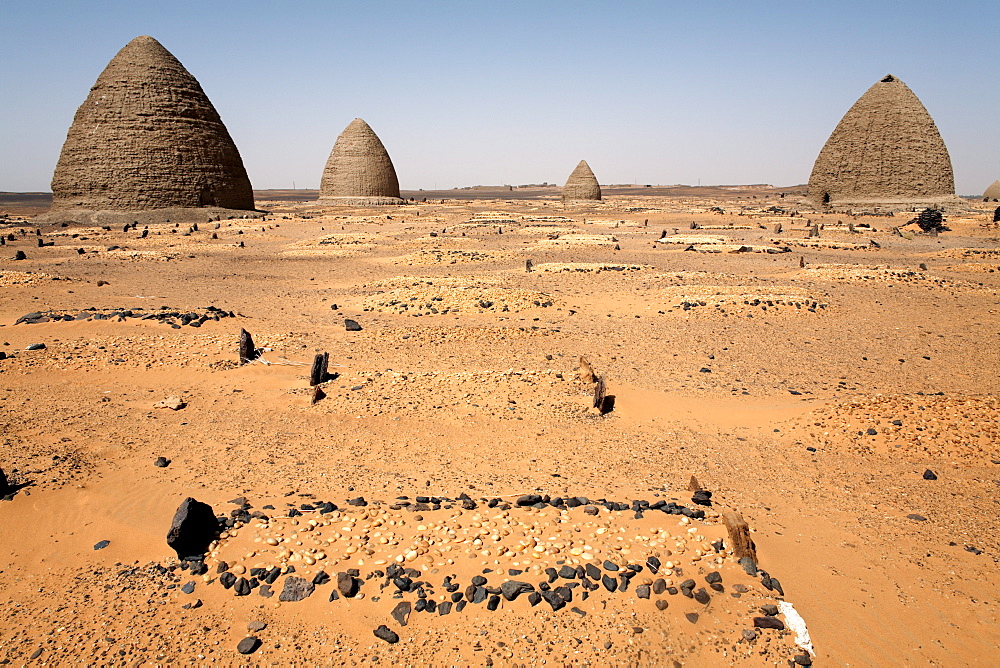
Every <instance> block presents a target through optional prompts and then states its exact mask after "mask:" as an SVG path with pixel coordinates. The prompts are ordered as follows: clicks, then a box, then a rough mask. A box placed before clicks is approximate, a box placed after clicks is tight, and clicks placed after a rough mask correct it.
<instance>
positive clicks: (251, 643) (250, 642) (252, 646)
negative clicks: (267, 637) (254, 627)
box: [236, 636, 261, 654]
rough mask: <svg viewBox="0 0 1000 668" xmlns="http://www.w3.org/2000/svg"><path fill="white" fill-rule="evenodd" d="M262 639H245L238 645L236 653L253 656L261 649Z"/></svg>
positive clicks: (251, 637)
mask: <svg viewBox="0 0 1000 668" xmlns="http://www.w3.org/2000/svg"><path fill="white" fill-rule="evenodd" d="M260 644H261V643H260V639H259V638H254V637H253V636H250V637H247V638H244V639H243V640H241V641H240V642H239V644H238V645H236V651H237V652H239V653H240V654H253V653H254V652H256V651H257V650H258V649H259V648H260Z"/></svg>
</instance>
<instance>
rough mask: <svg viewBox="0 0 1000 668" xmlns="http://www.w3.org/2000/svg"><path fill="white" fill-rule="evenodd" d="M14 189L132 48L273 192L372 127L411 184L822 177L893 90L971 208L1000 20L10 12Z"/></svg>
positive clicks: (30, 176)
mask: <svg viewBox="0 0 1000 668" xmlns="http://www.w3.org/2000/svg"><path fill="white" fill-rule="evenodd" d="M0 17H2V18H0V21H2V23H3V34H4V40H3V43H2V44H0V91H2V93H3V95H2V98H0V190H7V191H24V190H48V188H49V181H50V180H51V177H52V170H53V168H54V166H55V163H56V160H57V159H58V157H59V150H60V148H61V146H62V142H63V140H64V139H65V137H66V130H67V129H68V128H69V125H70V122H71V121H72V118H73V114H74V113H75V111H76V108H77V107H78V106H79V105H80V104H81V103H82V102H83V100H84V99H85V97H86V95H87V92H88V90H89V88H90V86H91V85H93V83H94V81H95V80H96V79H97V75H98V74H100V72H101V70H102V69H103V68H104V66H105V65H106V64H107V62H108V61H109V60H110V59H111V58H112V57H113V56H114V55H115V53H117V51H118V50H119V49H120V48H121V47H122V46H124V45H125V44H126V43H127V42H128V41H129V40H131V39H132V38H133V37H135V36H136V35H142V34H148V35H152V36H154V37H155V38H157V39H158V40H159V41H160V42H161V43H162V44H163V45H164V46H165V47H166V48H167V49H168V50H169V51H171V52H172V53H173V54H174V55H175V56H176V57H177V58H178V59H179V60H180V61H181V62H182V63H183V64H184V65H185V67H187V69H188V70H189V71H190V72H191V73H192V74H193V75H194V76H195V77H196V78H197V79H198V80H199V81H200V82H201V85H202V87H203V88H204V89H205V91H206V93H208V96H209V97H210V98H211V100H212V102H213V103H214V104H215V106H216V108H217V109H218V110H219V113H220V114H221V116H222V119H223V121H224V122H225V123H226V125H227V127H228V128H229V131H230V134H232V136H233V138H234V140H235V141H236V144H237V146H238V147H239V149H240V153H241V154H242V156H243V160H244V163H245V164H246V167H247V171H248V172H249V174H250V179H251V181H252V182H253V184H254V187H256V188H288V187H291V186H292V184H293V182H294V183H295V185H297V186H298V187H299V188H305V187H309V188H315V187H318V185H319V179H320V174H321V172H322V169H323V165H324V163H325V161H326V158H327V155H328V154H329V152H330V149H331V147H332V146H333V142H334V140H335V139H336V137H337V135H338V134H339V133H340V131H341V130H342V129H343V128H344V127H345V126H346V125H347V124H348V123H349V122H350V121H351V120H352V119H354V118H355V117H358V116H360V117H361V118H364V119H365V120H366V121H368V123H369V124H370V125H371V126H372V128H374V130H375V132H376V133H378V135H379V136H380V137H381V139H382V141H383V143H384V144H385V145H386V147H387V148H388V150H389V154H390V155H391V156H392V159H393V162H394V163H395V165H396V171H397V173H398V174H399V180H400V185H401V186H402V187H403V188H428V189H429V188H434V187H438V188H451V187H454V186H465V185H475V184H499V183H513V184H520V183H537V182H541V181H548V182H556V183H560V184H561V183H562V182H563V181H564V180H565V179H566V177H567V176H568V175H569V173H570V172H571V171H572V169H573V167H574V166H575V165H576V163H577V162H578V161H579V160H580V159H581V158H583V159H586V160H587V161H588V162H589V163H590V165H591V167H592V168H593V169H594V172H595V173H596V174H597V176H598V179H599V180H600V181H601V183H631V182H639V183H653V184H672V183H691V184H694V183H697V182H698V181H699V179H700V181H701V183H703V184H723V183H772V184H775V185H793V184H798V183H804V182H805V181H806V180H807V179H808V177H809V171H810V170H811V168H812V163H813V161H814V160H815V158H816V155H817V153H818V152H819V149H820V148H821V147H822V145H823V143H824V142H825V141H826V139H827V137H828V136H829V135H830V132H832V130H833V128H834V126H835V125H836V123H837V121H838V120H839V119H840V117H841V116H842V115H843V114H844V112H845V111H847V109H848V108H849V107H850V106H851V105H852V104H853V103H854V101H855V100H856V99H857V98H858V97H859V96H860V95H861V94H862V93H864V91H865V90H866V89H867V88H868V87H869V86H871V85H872V84H873V83H874V82H875V81H877V80H878V79H879V78H881V77H882V76H884V75H885V74H886V73H890V72H891V73H892V74H895V75H897V76H898V77H900V78H901V79H902V80H903V81H904V82H906V84H907V85H909V86H910V88H911V89H912V90H913V91H914V92H915V93H916V94H917V96H918V97H919V98H920V99H921V101H923V103H924V105H925V106H926V107H927V109H928V111H930V113H931V115H932V116H933V117H934V119H935V120H936V122H937V124H938V128H939V129H940V131H941V134H942V136H943V137H944V140H945V143H946V144H947V145H948V149H949V151H950V153H951V158H952V162H953V164H954V167H955V176H956V181H957V184H956V185H957V190H958V192H959V193H960V194H976V193H981V192H982V191H983V190H984V189H985V188H986V186H987V185H989V184H990V183H992V182H993V181H994V180H995V179H998V178H1000V139H998V136H1000V133H998V130H1000V122H998V121H1000V86H998V84H997V82H998V81H1000V55H998V51H997V30H998V27H1000V2H998V1H997V0H990V1H983V2H979V1H974V2H955V3H948V2H940V1H935V2H927V1H924V0H914V1H911V2H903V1H898V2H883V1H878V0H874V1H872V2H829V3H811V2H782V1H778V2H753V1H745V2H728V1H724V0H723V1H715V2H696V1H693V0H692V1H689V2H684V3H680V2H666V1H663V2H629V1H627V0H625V1H621V0H619V1H617V2H614V1H608V2H585V1H580V2H566V3H556V2H545V1H543V0H536V1H534V2H523V3H522V2H489V3H486V2H476V1H475V0H466V1H464V2H434V1H427V2H392V1H389V0H382V1H379V2H352V3H347V2H335V1H332V0H329V1H325V2H254V1H250V0H244V1H242V2H229V1H216V0H201V1H199V2H192V1H189V0H172V1H170V2H157V3H145V2H135V1H134V0H130V1H129V2H108V1H104V0H90V1H88V2H73V1H70V0H65V1H64V2H50V1H46V0H35V1H29V0H2V2H0Z"/></svg>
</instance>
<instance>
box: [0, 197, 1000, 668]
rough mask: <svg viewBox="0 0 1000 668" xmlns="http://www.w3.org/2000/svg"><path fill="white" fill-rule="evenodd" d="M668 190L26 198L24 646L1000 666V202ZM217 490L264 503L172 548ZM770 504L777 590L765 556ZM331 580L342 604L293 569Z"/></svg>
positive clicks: (134, 658)
mask: <svg viewBox="0 0 1000 668" xmlns="http://www.w3.org/2000/svg"><path fill="white" fill-rule="evenodd" d="M477 194H478V195H479V196H480V197H487V196H488V194H484V193H477ZM644 195H645V193H642V191H641V189H637V190H636V192H635V193H631V194H628V195H615V196H612V197H609V198H608V199H607V200H605V201H604V202H602V203H597V204H593V205H590V206H587V205H574V206H565V207H564V206H563V205H562V204H560V203H558V202H557V201H556V200H555V199H554V198H552V197H551V196H547V198H542V199H514V200H504V199H493V200H489V199H462V200H457V199H448V200H445V201H444V202H441V200H440V199H434V200H429V201H428V202H427V203H416V204H409V205H406V206H399V207H391V208H387V209H384V210H382V209H369V210H338V209H335V208H331V207H320V206H317V205H315V204H313V203H309V202H290V201H271V202H266V201H265V202H258V205H259V206H260V208H262V209H264V210H267V211H269V212H270V213H269V214H268V215H267V217H266V218H265V219H264V220H262V221H225V220H223V221H217V222H216V221H207V220H206V221H205V223H204V224H199V226H198V227H199V229H198V230H191V229H190V228H188V227H187V226H185V227H174V226H172V225H171V224H164V225H151V226H149V230H148V232H147V233H146V235H145V237H144V238H143V237H142V232H143V229H142V226H140V228H139V229H135V230H129V231H128V232H122V231H121V229H112V230H105V229H102V228H100V227H89V228H88V227H83V226H79V225H71V226H67V227H61V226H59V225H46V226H45V227H43V228H42V229H41V230H40V231H41V235H40V237H39V236H36V234H35V228H34V227H33V226H32V225H31V223H30V221H28V222H22V221H21V219H19V218H18V211H17V210H16V209H11V210H8V211H7V212H8V213H10V214H11V215H10V217H9V218H8V219H7V220H6V221H5V225H4V227H3V229H2V232H3V234H4V236H5V237H6V236H7V235H13V238H12V239H11V240H6V245H4V246H2V247H0V295H2V297H0V351H2V352H3V353H5V359H2V360H0V402H2V409H3V410H2V412H0V416H2V417H0V435H2V438H3V445H2V449H0V468H2V469H3V470H4V471H5V472H6V474H7V477H8V478H9V479H10V481H11V483H12V484H14V485H15V489H14V490H13V491H14V494H13V496H12V497H11V498H10V499H9V500H3V501H0V545H2V549H0V580H2V582H3V588H2V594H0V599H2V603H3V608H4V610H5V613H6V614H5V620H4V624H2V625H0V662H3V663H9V664H11V665H60V664H69V663H81V664H102V665H131V666H134V665H168V664H172V665H181V664H183V665H203V664H219V665H291V664H296V665H326V664H335V665H373V664H399V665H505V666H506V665H559V666H563V665H573V666H577V665H657V666H662V665H668V666H669V665H696V666H707V665H728V664H737V665H788V663H789V662H790V661H795V660H797V661H799V662H800V663H808V662H809V661H812V662H814V663H815V664H816V665H922V664H930V665H942V666H954V665H993V664H994V663H995V657H996V647H997V645H998V643H1000V626H998V619H997V606H998V598H1000V597H998V592H997V585H996V582H997V581H998V566H997V558H998V555H1000V534H998V532H997V529H996V517H997V511H998V505H997V504H998V503H1000V421H998V418H997V408H998V403H997V401H998V400H997V395H998V392H1000V373H998V372H1000V352H998V351H1000V297H998V292H997V291H998V289H1000V239H998V236H1000V230H998V229H997V228H996V227H994V226H989V225H987V224H986V223H985V221H986V220H987V217H986V212H985V209H983V210H982V211H972V212H970V213H969V214H967V215H953V216H951V217H949V219H948V221H947V223H948V225H949V226H950V227H951V228H952V231H950V232H946V233H944V234H941V235H940V236H937V237H932V236H929V235H921V234H915V233H914V231H913V230H912V229H911V228H909V227H904V228H903V230H902V235H901V236H900V235H896V234H893V233H892V228H893V227H895V226H900V225H902V224H903V223H905V217H900V216H897V217H895V218H881V217H871V218H867V217H855V218H851V219H850V220H848V219H847V217H845V216H844V215H833V214H831V215H817V214H809V213H803V214H802V215H791V214H792V212H794V205H792V204H791V203H790V202H789V201H788V200H786V199H783V198H781V197H780V196H779V195H778V193H776V192H756V191H746V192H732V193H731V194H725V192H722V193H719V194H716V195H715V196H713V197H705V196H694V195H685V196H681V195H671V196H666V195H648V196H644ZM444 196H446V195H444V194H442V197H444ZM463 196H468V193H463ZM973 206H975V204H973ZM713 209H715V210H713ZM0 213H4V211H0ZM808 222H812V223H818V224H821V225H823V229H822V230H821V234H820V237H819V239H818V240H819V241H821V242H823V243H819V244H816V243H812V242H815V241H817V239H816V238H815V237H813V238H810V237H808V233H807V227H806V226H807V223H808ZM848 222H851V223H853V226H854V230H855V231H854V232H850V231H849V230H848V228H847V223H848ZM692 223H695V224H696V225H695V227H692ZM778 224H780V225H781V230H782V231H781V232H776V231H775V230H776V225H778ZM22 229H23V230H24V233H23V234H22V233H21V230H22ZM669 237H677V238H676V239H675V241H676V242H677V243H670V242H669V241H670V239H669ZM689 237H691V238H690V239H689ZM39 238H41V239H42V242H43V243H45V244H49V243H50V242H51V245H45V246H42V247H39V245H38V239H39ZM872 242H875V243H874V244H873V243H872ZM18 250H22V251H24V253H25V255H26V256H27V258H26V259H24V260H18V261H15V260H13V256H14V254H15V252H16V251H18ZM528 260H530V261H531V265H532V268H531V270H530V271H528V270H527V269H526V267H527V264H528V263H527V261H528ZM209 307H212V308H211V309H209ZM125 311H131V314H128V313H125ZM28 314H38V315H37V317H32V318H29V320H30V322H20V323H17V321H18V319H19V318H21V317H22V316H25V315H28ZM220 314H221V317H220ZM143 316H148V317H146V318H145V319H143ZM345 318H349V319H352V320H355V321H356V322H357V323H359V324H360V325H361V330H360V331H348V330H347V329H346V328H345ZM15 323H17V324H15ZM241 328H242V329H246V330H247V331H249V332H250V333H251V334H252V335H253V337H254V340H255V343H256V345H257V346H259V347H260V348H263V349H264V351H263V354H262V356H261V357H260V358H259V359H258V360H257V361H254V362H252V363H250V364H245V365H242V366H241V365H239V364H238V360H237V341H238V337H239V332H240V329H241ZM37 343H44V344H45V347H44V348H43V349H37V350H27V347H28V346H29V345H30V344H37ZM321 352H327V353H329V356H330V369H329V371H330V374H331V377H330V379H329V380H326V381H325V382H324V383H323V384H322V385H321V388H322V391H323V394H324V395H325V396H324V397H323V398H322V399H320V400H319V401H318V402H316V403H313V402H312V397H313V390H312V389H311V388H310V387H309V384H308V375H309V369H310V364H311V363H312V360H313V357H314V356H315V355H316V354H317V353H321ZM581 357H585V358H586V359H587V360H588V362H589V364H590V365H591V366H592V368H593V370H594V372H595V373H596V374H598V375H600V376H602V377H603V378H604V380H605V382H606V385H607V388H608V389H607V391H608V393H609V394H611V395H614V397H615V402H614V410H612V411H611V412H610V413H607V414H605V415H603V416H602V415H599V414H598V413H597V412H596V411H594V410H593V409H592V408H591V405H592V395H593V391H594V384H593V383H592V382H589V379H588V378H584V377H582V376H583V374H581V371H580V364H579V360H580V358H581ZM168 397H175V398H177V400H178V402H179V403H180V404H183V407H182V408H179V409H178V410H172V409H170V408H155V407H154V405H155V404H157V402H160V401H162V400H164V399H167V398H168ZM158 457H164V458H166V459H167V460H169V464H168V465H167V466H165V467H157V466H154V461H155V460H156V459H157V458H158ZM926 471H930V472H931V473H932V475H927V474H926V473H925V472H926ZM691 476H696V478H697V480H698V481H699V482H700V486H701V487H703V488H704V489H707V490H709V491H711V492H712V493H713V495H712V497H711V501H712V505H711V506H701V505H696V504H695V503H693V501H692V492H691V490H690V489H689V484H690V479H691ZM928 478H931V479H928ZM22 485H23V486H22ZM528 494H537V495H540V496H543V497H545V496H547V497H548V498H549V500H550V501H553V502H554V503H556V505H551V504H548V505H542V506H539V507H531V506H525V507H522V506H519V505H517V502H518V499H519V498H520V497H522V496H523V495H528ZM187 496H192V497H194V498H196V499H198V500H199V501H203V502H206V503H209V504H211V505H212V507H213V509H214V511H215V513H216V514H218V515H225V516H227V517H230V518H231V520H232V521H231V522H230V523H231V524H233V526H232V527H231V528H229V529H228V530H227V531H226V532H225V533H223V534H222V535H221V536H220V537H219V538H218V540H217V541H216V542H215V543H213V545H212V546H211V548H210V551H209V553H208V554H207V555H206V557H205V561H204V563H205V565H206V566H207V572H205V573H203V574H192V573H191V571H190V570H189V569H188V565H189V564H188V563H187V562H185V563H183V564H182V563H181V562H179V561H178V558H177V557H178V555H176V554H175V553H174V552H173V550H171V549H170V548H169V547H168V546H167V544H166V542H165V534H166V531H167V529H168V527H169V525H170V521H171V518H172V516H173V513H174V511H175V509H176V508H177V506H178V504H179V503H180V502H181V501H182V500H183V499H184V498H185V497H187ZM418 497H419V498H418ZM577 497H585V499H583V500H584V501H586V503H578V502H577V501H576V499H577ZM359 498H361V499H364V503H365V504H366V505H360V503H361V502H360V501H359ZM570 498H572V499H574V501H573V502H572V503H571V504H570V505H566V504H565V503H563V502H559V501H557V500H558V499H570ZM352 500H354V503H355V504H358V505H351V503H349V501H352ZM604 502H607V503H604ZM636 502H639V503H636ZM665 503H666V504H676V505H677V506H679V507H680V506H683V507H685V508H687V509H688V510H689V511H694V510H697V509H701V510H703V511H704V512H705V517H704V518H703V519H700V518H697V517H695V518H690V517H687V516H685V515H679V514H670V513H665V512H663V511H662V510H658V509H655V508H650V507H648V506H647V505H645V504H650V505H652V506H655V507H659V506H663V505H664V504H665ZM616 504H621V505H616ZM730 509H735V510H737V511H738V512H740V513H741V514H742V515H743V517H744V518H745V519H746V520H747V522H748V523H749V525H750V527H751V529H752V532H753V533H752V538H753V540H754V541H755V542H756V545H757V553H758V557H759V564H758V565H759V567H760V568H761V569H763V570H764V571H766V573H767V574H768V576H769V577H773V578H775V579H776V580H778V581H779V582H778V583H777V584H776V586H775V584H773V583H771V581H770V580H769V577H761V576H760V575H757V576H756V577H752V576H751V575H749V574H747V573H746V572H745V571H744V569H743V568H741V566H740V565H739V564H738V563H736V560H735V558H734V556H733V554H732V545H731V544H730V541H729V539H728V534H727V531H726V528H725V527H724V526H723V524H722V522H721V519H720V513H721V512H723V511H725V510H730ZM293 510H294V511H295V512H290V511H293ZM637 511H638V512H637ZM591 513H594V514H591ZM289 515H291V517H290V516H289ZM102 541H108V543H107V545H106V546H104V547H101V548H100V549H95V548H96V547H97V546H98V545H101V544H102ZM651 557H652V558H654V559H655V560H654V561H650V558H651ZM606 562H607V563H606ZM657 564H658V565H657ZM629 566H633V567H635V568H634V569H633V570H631V571H630V569H629ZM397 569H398V573H397V572H396V570H397ZM405 569H408V570H405ZM546 569H554V570H553V571H551V572H547V571H546ZM561 569H570V570H569V571H563V572H562V574H560V570H561ZM573 569H576V571H577V572H576V573H575V574H573ZM593 569H596V570H593ZM615 569H618V570H615ZM590 571H592V572H590ZM598 572H599V575H598ZM626 572H631V573H634V575H633V576H632V577H631V578H624V579H623V578H622V575H621V574H622V573H626ZM266 573H273V574H274V575H275V576H276V579H275V580H274V582H273V583H270V584H268V583H267V582H266V581H265V579H266V577H265V574H266ZM393 573H395V574H396V576H397V577H407V578H409V581H410V582H411V583H418V584H417V585H414V587H413V591H409V590H407V587H405V586H404V587H402V588H401V587H400V586H399V583H398V582H395V581H394V580H393ZM324 574H325V575H327V576H330V579H329V581H327V580H325V579H324V577H323V576H324ZM338 574H341V579H342V580H343V581H344V582H345V583H346V584H345V587H346V592H345V591H344V590H339V589H338ZM581 575H582V576H583V577H580V576H581ZM477 576H479V577H483V578H485V582H483V583H481V584H479V585H477V584H476V583H477V582H478V580H473V578H477ZM605 577H607V578H608V579H607V581H606V582H605ZM294 578H302V580H303V583H305V584H306V585H310V584H311V583H313V582H315V585H312V586H313V590H312V593H311V595H309V596H308V597H307V598H305V599H304V600H299V601H287V600H286V601H282V600H280V599H281V598H282V592H283V591H285V588H288V587H291V586H293V585H294V584H295V582H296V580H295V579H294ZM550 580H552V583H551V584H549V581H550ZM689 580H690V581H691V582H692V583H693V584H692V586H693V591H692V589H691V588H688V589H686V590H680V588H681V585H682V584H683V583H685V582H686V581H689ZM234 581H235V582H237V583H239V584H237V585H234V584H233V582H234ZM506 581H516V582H523V583H526V584H525V589H524V592H523V593H521V594H520V595H517V596H515V597H514V598H513V599H512V600H508V598H507V597H505V596H504V595H502V588H501V585H502V584H503V583H504V582H506ZM227 583H228V585H229V586H226V585H227ZM289 583H291V584H289ZM352 583H353V584H352ZM404 584H405V582H404ZM529 585H530V590H531V591H533V592H535V593H537V594H542V593H545V594H546V595H548V596H549V598H552V597H553V596H556V597H557V598H558V597H560V596H561V597H562V599H561V601H562V602H563V603H564V604H565V605H562V604H560V602H559V601H555V602H554V603H553V602H550V601H549V600H548V599H541V600H538V599H534V600H529V595H528V591H529V587H528V586H529ZM543 585H544V586H543ZM609 585H613V588H614V591H611V590H610V589H611V587H610V586H609ZM622 585H624V586H625V590H624V591H622V589H621V586H622ZM767 585H771V588H770V589H769V588H768V587H767ZM477 586H478V587H480V588H482V589H483V591H482V592H479V593H478V594H477V592H476V587H477ZM509 586H510V585H508V587H509ZM470 587H471V589H470ZM546 587H548V588H549V590H550V591H548V592H546V591H544V590H545V588H546ZM306 588H308V587H306ZM495 588H501V590H499V591H498V590H497V589H495ZM670 588H673V589H674V592H675V593H671V591H670ZM241 589H242V591H239V590H241ZM335 591H341V595H339V596H336V597H334V596H332V594H333V592H335ZM685 591H686V592H687V593H688V594H691V596H687V595H685ZM553 592H558V594H553ZM241 593H245V594H246V595H238V594H241ZM475 598H480V599H481V600H480V601H478V602H470V600H469V599H475ZM494 598H496V600H495V601H494V600H493V599H494ZM567 598H568V600H567ZM331 599H333V600H331ZM428 600H430V601H433V603H432V604H428V603H426V601H428ZM421 601H422V603H418V602H421ZM460 601H464V602H465V605H462V603H461V602H460ZM533 603H534V604H533ZM400 604H408V605H409V606H411V608H410V610H411V612H410V613H409V615H408V616H407V615H404V614H402V613H400V612H399V608H398V606H400ZM443 604H445V605H443ZM779 604H780V606H781V608H780V610H779V611H778V612H777V615H776V617H773V616H768V614H767V613H768V612H771V613H774V611H773V610H769V609H764V608H763V606H768V605H779ZM789 605H790V606H792V607H789ZM428 606H429V607H428ZM459 606H461V607H462V608H463V609H462V610H459V609H458V608H459ZM418 608H421V609H420V610H418ZM491 608H495V609H491ZM557 608H558V609H557ZM791 610H794V611H796V612H797V614H798V615H801V618H802V619H803V620H804V623H805V625H806V626H807V628H808V637H807V636H806V635H805V634H804V633H803V632H802V629H801V628H800V627H799V626H797V621H796V620H797V616H796V614H795V612H791ZM394 611H395V612H396V613H397V614H396V615H394V614H393V612H394ZM755 619H764V620H765V622H764V623H765V624H768V623H770V622H768V621H767V620H774V619H777V620H779V621H781V622H782V625H783V626H785V627H786V628H785V629H784V630H778V629H772V628H757V629H754V623H755V621H754V620H755ZM403 621H406V622H407V623H406V624H405V625H404V624H403V623H402V622H403ZM383 624H384V625H386V627H388V629H390V630H391V631H392V632H393V633H395V634H396V635H397V636H398V642H396V643H389V642H386V641H385V640H383V639H380V638H378V637H376V636H375V635H373V631H374V630H375V629H376V628H378V627H379V626H380V625H383ZM246 637H254V638H257V639H258V640H259V647H256V648H255V649H254V651H253V653H252V654H246V655H243V654H240V653H239V652H238V651H237V644H238V643H239V642H240V641H241V640H243V639H244V638H246ZM810 642H811V644H810ZM807 650H808V651H807ZM796 657H798V658H797V659H796Z"/></svg>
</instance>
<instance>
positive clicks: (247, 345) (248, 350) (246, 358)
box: [240, 329, 257, 364]
mask: <svg viewBox="0 0 1000 668" xmlns="http://www.w3.org/2000/svg"><path fill="white" fill-rule="evenodd" d="M255 359H257V349H256V348H255V347H254V345H253V337H252V336H250V332H248V331H247V330H245V329H241V330H240V364H246V363H247V362H252V361H254V360H255Z"/></svg>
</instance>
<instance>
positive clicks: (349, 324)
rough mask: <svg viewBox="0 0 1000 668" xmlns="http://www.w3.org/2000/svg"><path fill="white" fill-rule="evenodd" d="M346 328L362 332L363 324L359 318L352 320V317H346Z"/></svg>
mask: <svg viewBox="0 0 1000 668" xmlns="http://www.w3.org/2000/svg"><path fill="white" fill-rule="evenodd" d="M344 329H346V330H347V331H348V332H360V331H361V325H359V324H358V321H357V320H351V319H350V318H344Z"/></svg>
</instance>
